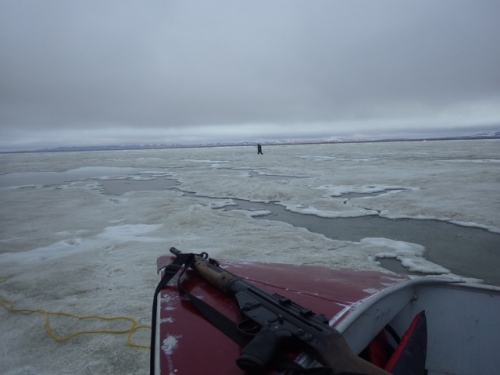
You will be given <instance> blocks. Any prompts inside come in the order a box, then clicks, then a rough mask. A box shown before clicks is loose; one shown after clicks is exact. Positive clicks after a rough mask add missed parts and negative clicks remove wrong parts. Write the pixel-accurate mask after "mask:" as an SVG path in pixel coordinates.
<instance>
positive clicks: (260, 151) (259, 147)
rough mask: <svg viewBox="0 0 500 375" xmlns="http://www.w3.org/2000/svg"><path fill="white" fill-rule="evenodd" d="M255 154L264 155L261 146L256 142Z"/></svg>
mask: <svg viewBox="0 0 500 375" xmlns="http://www.w3.org/2000/svg"><path fill="white" fill-rule="evenodd" d="M257 155H264V154H263V153H262V146H261V145H260V143H257Z"/></svg>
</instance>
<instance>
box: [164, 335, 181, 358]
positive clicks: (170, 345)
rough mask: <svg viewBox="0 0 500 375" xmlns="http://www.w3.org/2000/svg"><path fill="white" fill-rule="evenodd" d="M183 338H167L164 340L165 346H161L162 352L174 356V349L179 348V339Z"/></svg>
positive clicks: (172, 336) (173, 336)
mask: <svg viewBox="0 0 500 375" xmlns="http://www.w3.org/2000/svg"><path fill="white" fill-rule="evenodd" d="M181 337H182V336H180V335H178V336H175V335H171V336H167V337H166V338H165V339H164V340H163V344H162V345H161V350H163V353H165V355H172V353H173V351H174V349H175V348H177V346H178V344H179V341H178V340H177V339H179V338H181Z"/></svg>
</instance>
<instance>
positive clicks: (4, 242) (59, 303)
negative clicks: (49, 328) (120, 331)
mask: <svg viewBox="0 0 500 375" xmlns="http://www.w3.org/2000/svg"><path fill="white" fill-rule="evenodd" d="M499 151H500V143H499V142H498V141H496V140H477V141H446V142H394V143H366V144H334V145H307V146H306V145H305V146H273V147H265V148H264V155H263V156H258V155H257V152H256V149H254V148H252V147H224V148H201V149H167V150H136V151H98V152H65V153H19V154H0V161H1V163H0V173H1V174H0V194H1V196H0V200H1V201H0V203H1V204H0V215H1V227H0V276H4V277H7V280H6V281H4V282H3V283H1V284H0V295H2V296H4V297H5V298H8V299H9V300H11V301H13V302H14V304H15V306H16V307H18V308H27V309H46V310H50V311H65V312H69V313H73V314H78V315H94V314H99V315H105V316H117V315H124V316H129V317H133V318H134V319H136V320H137V321H138V322H139V324H149V321H150V305H151V300H152V293H153V291H154V289H155V286H156V283H157V275H156V272H155V262H156V258H157V257H158V256H160V255H163V254H165V253H166V252H167V251H168V248H169V247H171V246H175V247H177V248H179V249H181V250H183V251H194V252H200V251H207V252H208V253H209V254H210V255H212V256H214V257H215V258H226V259H244V260H259V261H269V262H286V263H293V264H318V265H324V266H328V267H347V268H356V269H365V270H378V271H383V272H389V271H387V270H386V269H385V268H383V267H382V266H381V264H380V263H379V261H380V260H383V259H392V262H398V264H400V266H402V267H404V269H405V270H411V271H412V272H417V273H419V274H447V275H450V276H452V277H460V274H459V273H460V272H461V271H460V267H458V266H460V265H463V264H469V265H470V264H471V263H473V264H472V266H473V267H471V268H472V271H471V270H467V271H466V272H462V274H463V275H465V276H468V277H473V278H478V275H481V274H485V275H486V274H487V272H490V271H487V270H486V268H488V267H490V268H489V269H493V270H494V269H495V268H496V269H498V266H497V265H498V264H499V262H500V260H499V257H500V255H499V254H498V252H499V251H500V246H498V245H500V244H499V243H498V242H497V241H498V233H500V196H499V194H498V188H499V182H500V152H499ZM245 202H246V203H245ZM245 204H248V206H245ZM256 205H260V206H256ZM234 208H236V209H234ZM279 210H281V211H280V212H278V211H279ZM278 214H279V215H285V216H286V215H287V214H288V216H289V217H287V218H284V216H281V217H273V215H278ZM292 216H293V218H292V219H291V217H292ZM269 219H272V220H269ZM316 219H322V220H327V221H324V222H322V223H323V224H321V225H325V226H326V228H325V231H326V232H323V231H319V230H317V228H318V226H320V224H318V223H315V222H314V221H315V220H316ZM373 219H375V221H377V222H384V220H385V222H387V223H390V226H391V229H390V230H389V229H387V228H385V229H384V230H382V229H380V230H379V231H375V232H373V231H372V232H367V231H366V230H367V229H366V228H365V224H363V223H364V222H370V221H373ZM293 220H296V221H293ZM329 220H330V221H329ZM335 220H337V221H335ZM340 221H343V223H344V224H345V225H344V224H342V225H344V226H343V227H342V228H344V229H342V230H340V232H339V233H338V234H334V235H331V234H332V233H334V231H333V229H338V228H332V226H335V227H337V226H340V224H338V223H340ZM419 221H420V222H421V223H422V226H421V228H423V229H422V230H421V233H419V234H418V235H414V234H413V235H412V236H411V237H401V236H399V234H398V232H399V230H398V228H401V232H404V231H405V230H406V229H404V228H405V227H404V225H406V224H404V222H411V223H412V225H416V226H417V230H418V224H419ZM332 223H337V224H332ZM292 224H293V225H292ZM377 225H380V224H377ZM398 225H400V227H398ZM426 225H427V227H426ZM440 225H445V226H447V227H446V228H448V227H450V226H451V227H453V231H452V232H450V233H454V234H453V236H457V237H458V238H459V239H460V237H461V236H462V237H468V236H476V234H477V233H479V232H480V233H482V234H484V233H486V236H487V237H488V239H487V240H486V242H488V243H489V245H488V246H490V248H489V249H490V250H488V251H486V252H485V251H484V249H483V247H485V246H482V245H480V244H481V242H479V241H474V240H472V241H471V242H469V243H472V244H475V245H476V246H470V247H469V246H465V247H464V246H462V247H461V248H458V247H456V246H453V242H450V243H449V244H448V242H447V240H446V237H445V238H444V239H443V238H441V239H439V240H438V239H437V238H436V235H437V233H440V232H442V230H440V229H436V228H438V227H439V226H440ZM372 227H373V226H372ZM384 227H385V225H382V226H379V228H384ZM387 227H389V225H387ZM439 228H441V227H439ZM348 229H349V230H348ZM446 230H448V229H446ZM411 231H412V233H414V232H415V229H412V230H411ZM360 233H361V234H360ZM356 236H357V237H356ZM459 242H460V241H459ZM462 242H464V243H465V242H466V241H462ZM491 242H492V243H491ZM455 243H456V242H455ZM433 247H434V248H433ZM478 247H479V248H478ZM474 262H475V263H474ZM495 262H496V263H495ZM384 264H385V266H386V267H388V266H390V265H388V264H386V263H384ZM457 265H458V266H457ZM485 265H486V266H485ZM459 271H460V272H459ZM470 271H471V272H470ZM493 274H494V271H493ZM493 276H494V275H493ZM484 278H486V279H488V278H487V277H484ZM492 280H493V282H494V281H495V280H494V277H493V279H490V280H487V281H488V282H492ZM0 314H1V320H0V328H1V329H0V343H1V344H2V345H1V346H0V347H1V349H0V362H1V363H2V371H3V372H4V373H6V374H9V375H14V374H16V375H20V374H67V373H72V374H93V373H96V374H101V373H121V374H137V373H146V372H147V368H148V359H149V353H148V351H147V350H144V349H138V348H132V347H129V346H126V345H125V337H123V336H120V335H119V336H110V335H87V336H78V337H76V338H74V339H72V340H71V341H69V342H66V343H57V342H55V341H54V340H53V339H52V338H50V336H49V335H48V334H47V333H46V332H45V330H44V327H43V315H39V316H37V315H29V316H25V315H21V314H13V313H8V312H6V311H4V310H0ZM52 324H53V326H54V327H55V329H56V330H57V331H58V332H60V333H61V334H64V333H65V332H72V331H74V330H78V329H81V327H80V326H81V325H84V323H81V322H78V323H75V322H74V321H73V320H68V319H60V318H54V319H53V321H52ZM148 339H149V332H147V331H143V332H140V331H139V332H138V333H137V334H135V335H134V340H135V341H136V342H139V343H144V344H146V345H147V344H148V343H149V342H148Z"/></svg>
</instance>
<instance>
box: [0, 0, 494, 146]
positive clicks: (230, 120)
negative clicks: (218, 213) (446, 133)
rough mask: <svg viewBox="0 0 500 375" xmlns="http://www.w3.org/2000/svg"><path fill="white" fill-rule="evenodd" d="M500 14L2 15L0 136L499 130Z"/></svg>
mask: <svg viewBox="0 0 500 375" xmlns="http://www.w3.org/2000/svg"><path fill="white" fill-rule="evenodd" d="M498 16H500V3H498V2H497V1H494V0H491V1H489V0H481V1H475V2H471V1H461V0H441V1H430V0H427V1H419V2H410V1H398V2H395V1H377V2H371V1H349V2H346V1H314V2H310V1H286V2H283V1H252V2H248V1H247V2H244V1H210V2H181V1H168V2H161V1H151V2H146V3H144V2H132V1H107V2H101V1H84V2H68V1H43V2H40V1H25V0H12V1H3V2H2V3H0V50H1V51H2V53H1V55H0V72H1V75H0V111H1V114H0V127H1V128H0V132H1V133H0V135H2V138H4V139H9V141H10V142H14V141H15V142H22V139H20V138H24V137H26V139H27V138H29V137H30V136H31V137H34V138H37V137H38V138H37V139H44V137H45V136H44V134H47V135H48V134H58V133H57V132H59V134H66V136H65V137H64V141H67V142H71V141H73V142H74V141H76V139H78V140H81V135H82V134H83V133H85V134H87V135H88V136H89V137H90V136H91V132H90V131H91V130H92V129H95V130H96V131H100V132H103V131H105V130H104V129H109V130H106V132H108V133H109V134H113V133H114V134H116V133H117V132H121V133H127V132H130V135H131V136H132V137H137V136H138V135H137V134H139V133H140V131H135V130H134V129H148V132H149V131H151V134H152V133H154V129H157V133H156V138H157V137H158V136H170V135H169V134H175V137H177V138H178V139H181V138H182V137H185V138H186V137H187V138H189V136H190V134H194V133H196V132H197V133H198V134H201V133H203V131H202V129H208V130H209V131H206V132H205V133H207V137H208V136H209V135H210V132H214V135H216V136H219V132H222V133H223V132H227V131H228V129H231V132H232V133H234V136H235V137H237V134H238V132H237V130H238V129H241V131H242V133H241V134H242V136H245V135H246V134H248V133H249V132H250V133H251V132H252V130H251V129H252V128H251V125H260V126H258V127H254V128H253V129H254V132H255V133H259V132H262V129H265V128H266V125H269V124H273V125H274V126H275V127H273V129H274V130H273V131H275V132H276V133H279V132H280V131H281V132H283V134H287V133H290V132H293V131H294V126H297V129H301V128H304V127H305V126H306V127H307V126H308V125H307V124H323V128H322V129H323V132H325V133H328V132H330V133H332V135H334V134H335V133H336V132H339V131H346V130H349V129H352V126H354V125H352V124H356V123H357V124H360V123H363V124H364V126H365V127H367V128H370V127H372V128H373V127H379V126H383V123H384V121H387V123H388V124H389V123H390V122H391V121H396V122H397V121H400V123H401V124H403V125H402V126H406V125H404V124H408V123H412V122H413V123H421V124H427V125H428V126H439V125H440V124H441V125H442V124H444V123H446V124H447V126H449V125H450V124H451V125H453V123H454V122H455V123H456V125H461V124H463V125H471V124H474V123H478V124H479V123H491V122H492V121H493V122H495V121H496V122H497V123H500V109H499V108H500V69H498V67H499V66H500V47H499V45H500V44H499V43H498V37H499V36H500V26H499V23H498ZM342 124H350V125H349V126H347V125H345V126H344V125H342ZM217 125H223V126H227V127H226V128H220V130H219V132H217V130H216V129H217V128H214V127H213V126H217ZM203 126H211V127H210V128H203ZM12 129H14V130H15V131H14V130H12ZM73 129H76V130H78V131H79V133H73V134H74V135H73V138H75V139H73V140H72V138H71V137H72V135H71V134H72V130H73ZM189 129H191V130H190V131H188V130H189ZM318 129H319V128H318ZM183 130H184V131H185V133H183V132H182V131H183ZM76 134H80V135H79V136H76ZM95 134H98V133H95ZM99 134H102V133H99ZM259 134H260V133H259ZM262 134H263V135H265V134H264V133H263V132H262ZM172 136H173V135H172ZM153 138H155V136H153ZM62 141H63V140H61V142H62ZM0 142H6V141H0Z"/></svg>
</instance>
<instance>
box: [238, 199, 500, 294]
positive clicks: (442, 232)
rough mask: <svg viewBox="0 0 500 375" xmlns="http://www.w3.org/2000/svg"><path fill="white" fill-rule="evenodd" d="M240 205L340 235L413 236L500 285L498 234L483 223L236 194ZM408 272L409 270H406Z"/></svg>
mask: <svg viewBox="0 0 500 375" xmlns="http://www.w3.org/2000/svg"><path fill="white" fill-rule="evenodd" d="M233 200H234V201H235V203H237V205H238V206H237V207H234V206H233V207H231V208H230V209H236V208H240V209H244V210H268V211H271V212H272V213H271V214H269V215H266V216H257V217H256V219H258V220H277V221H283V222H286V223H289V224H291V225H293V226H296V227H302V228H306V229H307V230H309V231H311V232H314V233H321V234H323V235H324V236H326V237H328V238H331V239H334V240H341V241H360V240H361V239H363V238H367V237H383V238H388V239H391V240H396V241H405V242H412V243H416V244H419V245H422V246H424V247H425V248H426V253H425V254H424V257H425V258H426V259H427V260H429V261H431V262H433V263H436V264H439V265H441V266H443V267H446V268H447V269H449V270H450V271H451V272H453V273H455V274H457V275H461V276H466V277H476V278H480V279H483V280H485V282H486V283H488V284H494V285H500V234H498V233H492V232H489V231H487V230H484V229H480V228H470V227H462V226H459V225H455V224H451V223H448V222H444V221H439V220H416V219H397V220H392V219H386V218H383V217H379V216H363V217H356V218H333V219H332V218H321V217H318V216H315V215H304V214H298V213H294V212H291V211H287V210H285V208H284V207H282V206H280V205H277V204H273V203H254V202H248V201H244V200H238V199H233ZM379 261H380V262H381V264H382V265H383V266H384V267H386V268H388V269H390V270H392V271H395V272H402V271H406V270H405V269H404V268H403V267H402V266H401V265H400V263H399V262H397V261H395V260H388V259H379ZM406 272H407V271H406Z"/></svg>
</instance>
